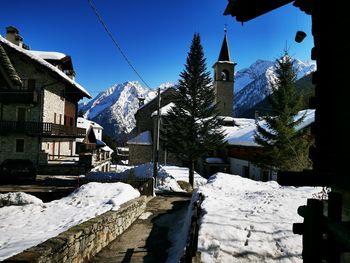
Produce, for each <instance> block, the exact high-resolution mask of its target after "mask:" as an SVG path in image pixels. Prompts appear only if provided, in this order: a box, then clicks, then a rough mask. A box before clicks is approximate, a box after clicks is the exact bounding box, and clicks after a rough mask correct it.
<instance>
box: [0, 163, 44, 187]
mask: <svg viewBox="0 0 350 263" xmlns="http://www.w3.org/2000/svg"><path fill="white" fill-rule="evenodd" d="M37 172H38V170H37V168H36V167H35V166H34V164H33V162H32V161H30V160H26V159H7V160H5V161H3V162H2V164H1V165H0V181H5V182H14V181H16V182H20V181H35V179H36V175H37Z"/></svg>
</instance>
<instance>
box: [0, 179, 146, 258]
mask: <svg viewBox="0 0 350 263" xmlns="http://www.w3.org/2000/svg"><path fill="white" fill-rule="evenodd" d="M139 196H140V193H139V192H138V191H137V190H135V189H134V188H132V187H131V186H130V185H128V184H124V183H110V184H102V183H89V184H85V185H83V186H81V187H80V188H78V189H77V190H76V191H74V192H73V193H72V194H71V195H69V196H67V197H65V198H62V199H60V200H55V201H52V202H49V203H44V204H43V205H41V206H39V205H37V204H28V205H25V206H5V207H2V208H0V261H1V260H4V259H6V258H8V257H10V256H12V255H15V254H17V253H19V252H21V251H23V250H25V249H27V248H29V247H32V246H35V245H37V244H39V243H41V242H43V241H45V240H47V239H49V238H51V237H54V236H57V235H58V234H59V233H61V232H64V231H66V230H67V229H69V228H70V227H72V226H74V225H77V224H80V223H82V222H84V221H87V220H88V219H90V218H93V217H95V216H97V215H100V214H102V213H104V212H106V211H109V210H111V209H113V210H117V209H118V208H119V206H120V205H121V204H123V203H125V202H126V201H128V200H131V199H133V198H136V197H139Z"/></svg>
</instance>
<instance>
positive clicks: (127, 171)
mask: <svg viewBox="0 0 350 263" xmlns="http://www.w3.org/2000/svg"><path fill="white" fill-rule="evenodd" d="M117 169H118V172H109V173H102V172H90V173H88V174H87V175H86V176H85V179H86V180H91V181H103V182H106V181H108V180H115V179H126V178H127V179H132V178H133V177H135V178H150V177H153V163H144V164H141V165H137V166H122V165H117ZM177 181H185V182H188V181H189V177H188V168H187V167H178V166H166V165H165V166H163V165H159V168H158V178H157V186H156V191H157V192H162V191H172V192H183V191H184V190H182V188H181V187H180V186H179V184H178V183H177ZM206 182H207V179H205V178H203V177H202V176H200V175H199V174H198V173H196V172H195V173H194V187H195V188H196V187H198V186H200V185H203V184H205V183H206Z"/></svg>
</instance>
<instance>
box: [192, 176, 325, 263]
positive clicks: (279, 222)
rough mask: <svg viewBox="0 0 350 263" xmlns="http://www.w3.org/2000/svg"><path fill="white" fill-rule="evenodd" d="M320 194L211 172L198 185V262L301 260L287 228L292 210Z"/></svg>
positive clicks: (297, 244)
mask: <svg viewBox="0 0 350 263" xmlns="http://www.w3.org/2000/svg"><path fill="white" fill-rule="evenodd" d="M320 191H321V188H316V187H300V188H295V187H282V186H280V185H278V183H277V182H273V181H271V182H257V181H253V180H250V179H246V178H242V177H240V176H236V175H232V174H224V173H217V174H216V175H214V176H212V177H211V178H209V180H208V184H206V185H202V186H200V187H199V189H198V192H201V193H202V194H204V196H205V199H204V201H203V204H202V207H203V208H204V215H203V218H202V220H201V226H200V231H199V244H198V247H199V251H201V253H202V262H205V263H209V262H210V263H212V262H220V263H222V262H302V258H301V251H302V238H301V236H299V235H295V234H293V232H292V224H293V223H296V222H302V221H303V219H302V218H301V217H299V216H298V214H297V208H298V207H299V206H300V205H304V204H306V201H307V198H311V197H312V196H313V195H314V194H316V193H318V192H320Z"/></svg>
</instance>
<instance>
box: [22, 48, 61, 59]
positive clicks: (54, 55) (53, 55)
mask: <svg viewBox="0 0 350 263" xmlns="http://www.w3.org/2000/svg"><path fill="white" fill-rule="evenodd" d="M28 53H30V54H33V55H35V56H38V57H40V58H42V59H45V60H61V59H62V58H65V57H66V56H67V55H66V54H63V53H60V52H50V51H38V50H28Z"/></svg>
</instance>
